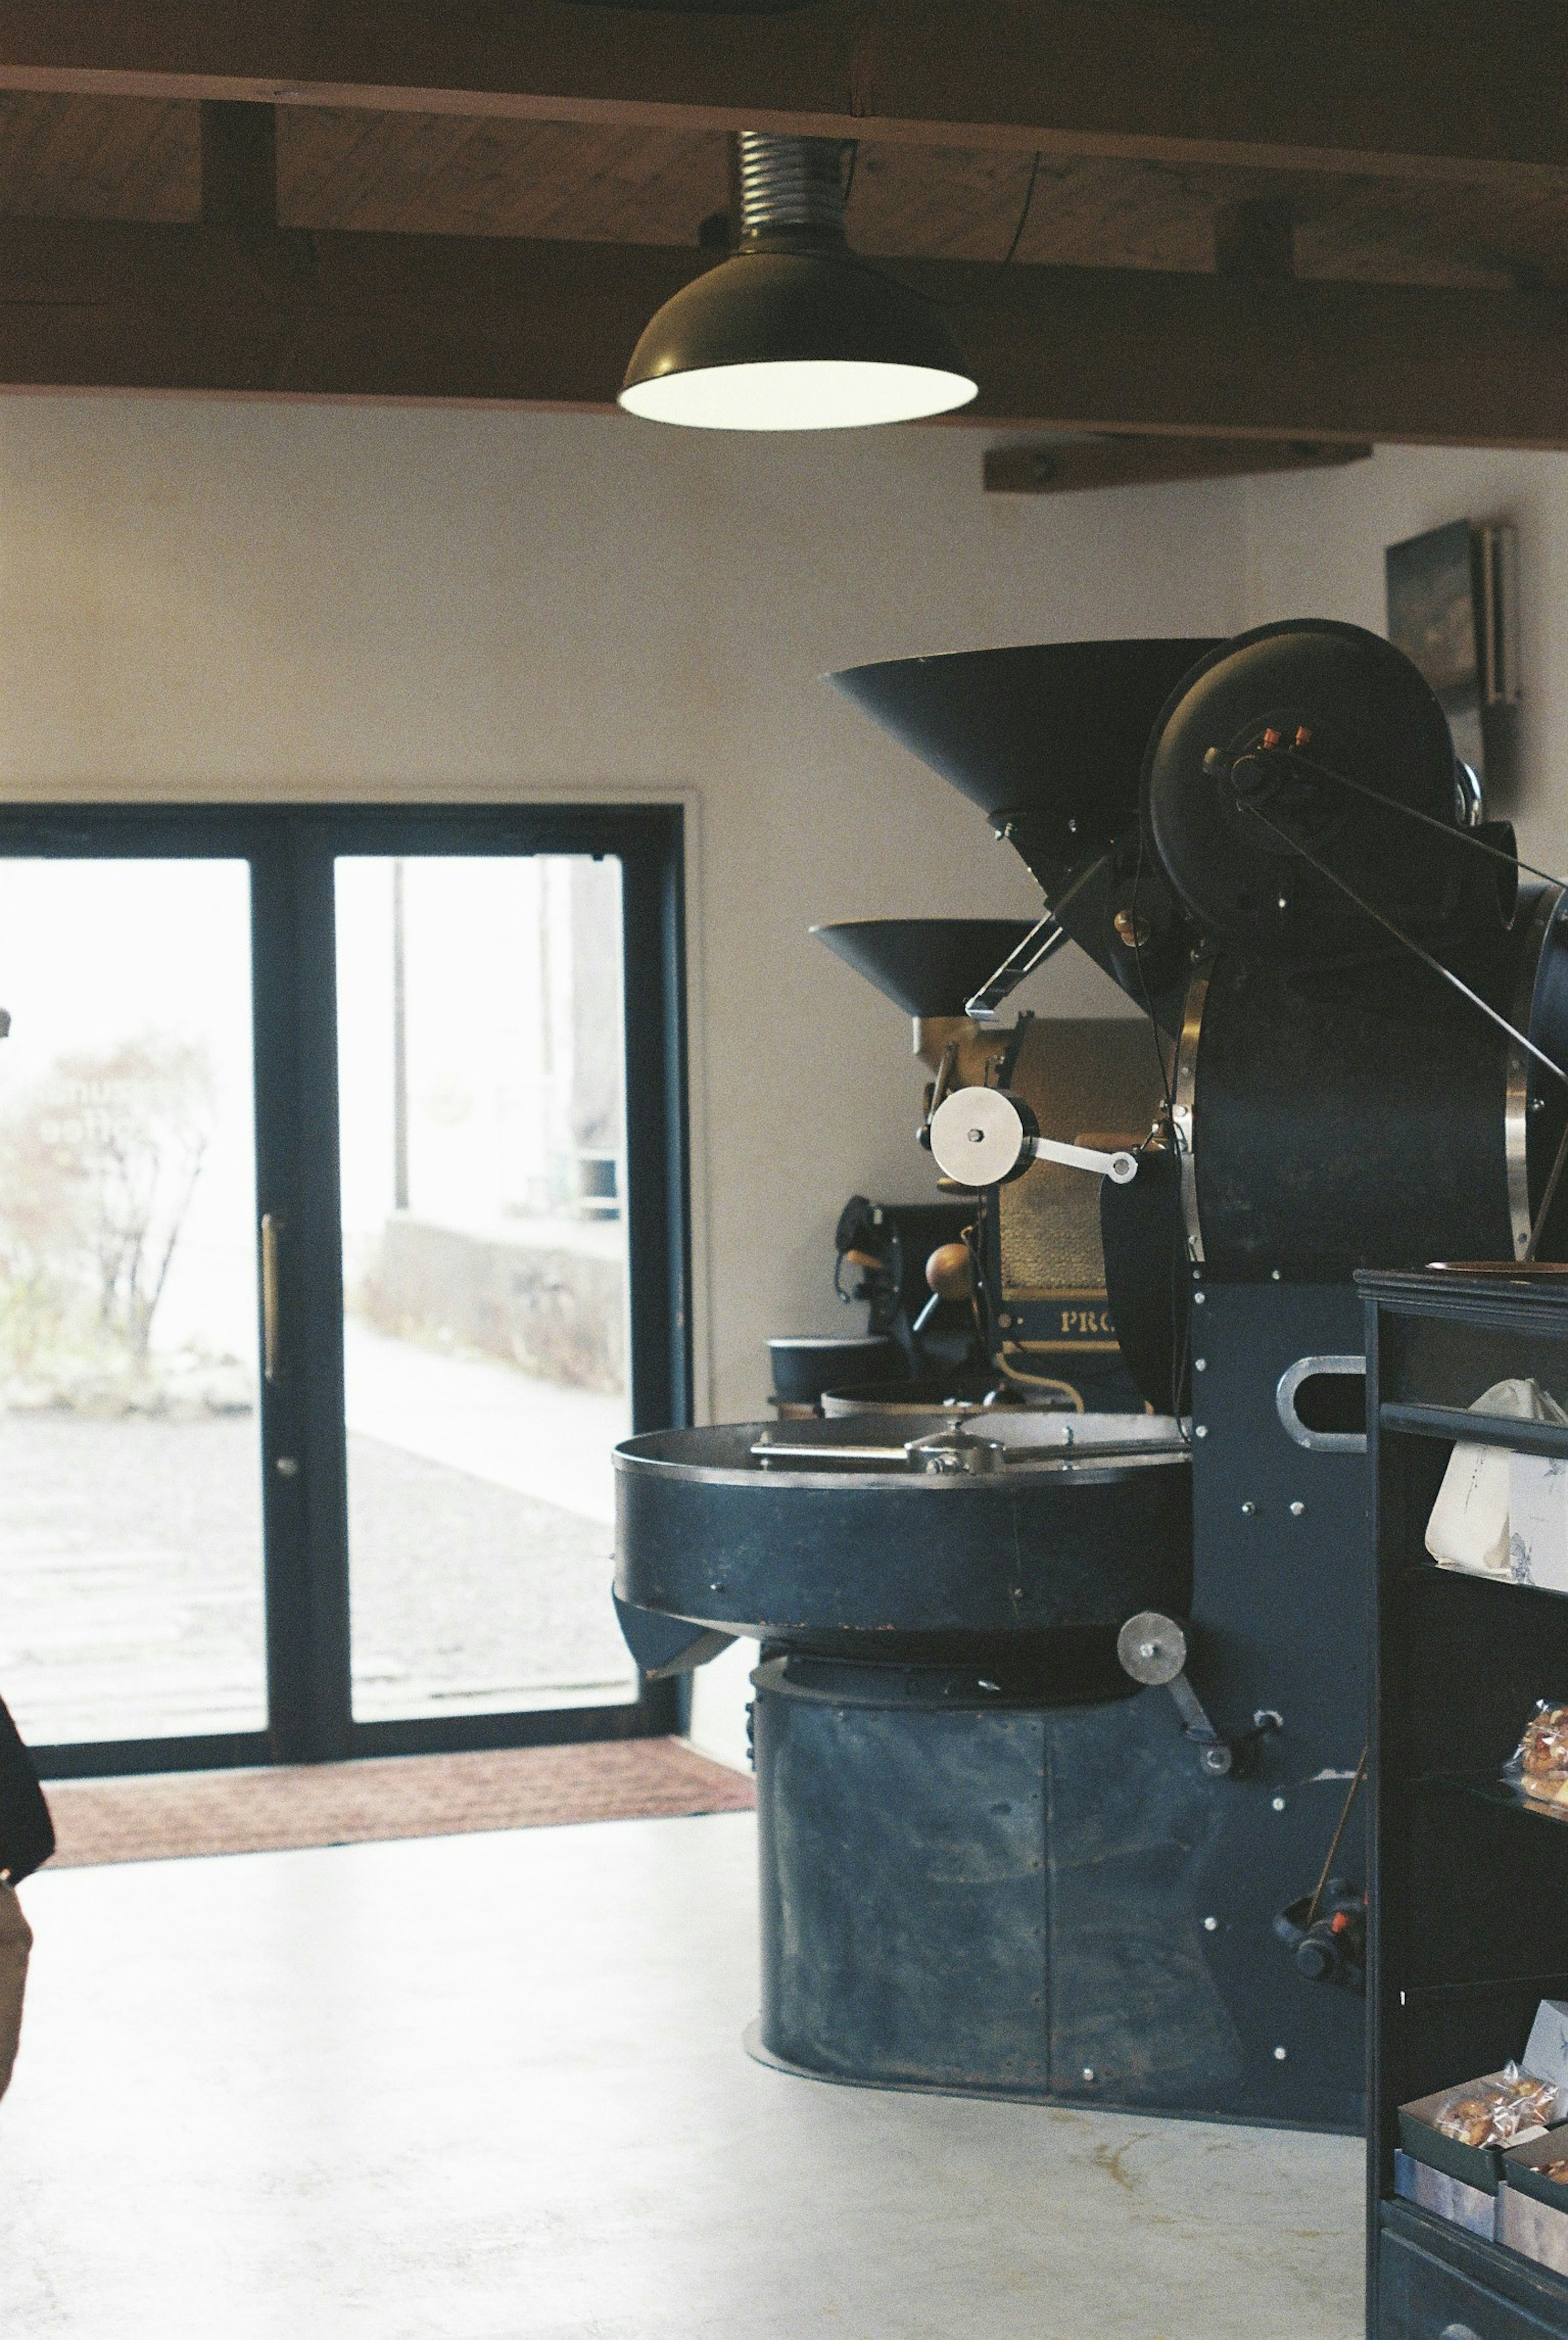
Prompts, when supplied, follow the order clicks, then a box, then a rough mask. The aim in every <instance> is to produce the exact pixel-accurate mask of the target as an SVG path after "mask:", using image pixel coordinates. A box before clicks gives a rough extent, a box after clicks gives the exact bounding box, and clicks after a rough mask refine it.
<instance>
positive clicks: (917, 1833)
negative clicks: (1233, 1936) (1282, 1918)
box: [748, 1659, 1360, 2128]
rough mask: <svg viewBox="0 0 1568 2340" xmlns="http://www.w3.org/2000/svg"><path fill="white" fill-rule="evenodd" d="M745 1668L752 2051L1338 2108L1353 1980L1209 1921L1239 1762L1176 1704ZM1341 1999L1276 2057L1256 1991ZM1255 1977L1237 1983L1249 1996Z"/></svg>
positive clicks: (1245, 1794) (1016, 2088) (1303, 2113)
mask: <svg viewBox="0 0 1568 2340" xmlns="http://www.w3.org/2000/svg"><path fill="white" fill-rule="evenodd" d="M847 1671H848V1670H846V1669H843V1668H839V1667H835V1668H832V1669H830V1670H826V1671H824V1672H823V1673H820V1674H817V1675H816V1676H815V1678H814V1670H813V1668H812V1666H811V1663H810V1661H801V1660H799V1659H789V1660H787V1661H779V1660H774V1661H770V1662H769V1663H766V1664H764V1665H763V1666H762V1667H760V1668H759V1671H758V1673H757V1675H756V1676H755V1677H754V1681H755V1683H756V1691H757V1697H756V1708H755V1717H754V1728H755V1743H756V1754H757V1788H758V1821H759V1853H760V1865H761V1911H762V1976H761V1985H762V1988H761V2000H762V2005H761V2014H760V2018H759V2022H758V2024H757V2026H756V2027H755V2039H754V2040H753V2039H751V2038H749V2039H748V2045H749V2048H750V2049H751V2052H752V2053H753V2054H755V2055H758V2056H759V2057H760V2058H761V2060H764V2061H766V2062H769V2063H771V2064H774V2065H777V2066H778V2067H780V2068H782V2069H784V2070H786V2071H791V2072H795V2073H798V2074H800V2075H803V2076H808V2077H813V2078H819V2079H828V2080H838V2081H841V2082H849V2083H855V2084H859V2085H861V2086H866V2087H890V2088H903V2089H911V2088H912V2089H922V2090H936V2091H943V2092H951V2093H955V2094H959V2095H968V2096H984V2097H1011V2098H1015V2099H1021V2100H1024V2101H1027V2102H1035V2103H1060V2104H1077V2105H1083V2104H1100V2105H1105V2106H1107V2107H1110V2106H1114V2107H1126V2108H1130V2109H1136V2110H1139V2111H1146V2112H1156V2111H1160V2112H1169V2113H1186V2114H1189V2115H1197V2116H1201V2117H1209V2118H1214V2117H1220V2118H1226V2117H1229V2118H1238V2119H1248V2120H1254V2121H1265V2122H1267V2121H1277V2122H1284V2123H1297V2122H1299V2123H1304V2124H1307V2125H1311V2126H1316V2127H1336V2128H1353V2127H1355V2126H1356V2125H1357V2124H1358V2121H1359V2118H1360V2107H1359V2102H1358V2099H1357V2097H1356V2094H1355V2087H1356V2080H1357V2077H1358V2056H1359V2025H1360V2009H1359V2005H1358V2004H1353V2003H1349V2002H1347V2003H1345V2005H1344V2006H1343V2007H1339V2006H1331V2005H1330V2004H1329V2001H1330V1998H1340V1997H1341V1996H1343V1995H1340V1994H1328V1993H1326V1992H1324V1991H1323V1990H1322V1989H1321V1988H1319V1989H1317V1990H1316V1991H1315V1990H1314V1987H1313V1986H1311V1985H1308V1984H1305V1983H1304V1982H1302V1981H1301V1979H1300V1978H1298V1977H1296V1976H1295V1973H1294V1972H1293V1971H1292V1970H1291V1969H1290V1968H1289V1967H1288V1964H1287V1962H1286V1961H1285V1959H1284V1958H1283V1956H1282V1954H1281V1953H1280V1952H1279V1951H1278V1948H1277V1946H1276V1945H1275V1944H1273V1943H1272V1942H1271V1941H1270V1940H1269V1939H1268V1938H1267V1929H1266V1920H1265V1922H1264V1923H1263V1924H1261V1925H1260V1927H1259V1929H1258V1933H1259V1939H1258V1942H1257V1944H1256V1957H1255V1959H1254V1958H1253V1957H1252V1956H1250V1955H1249V1956H1247V1957H1246V1958H1245V1961H1244V1962H1243V1968H1242V1971H1241V1972H1240V1974H1239V1975H1238V1974H1237V1972H1236V1955H1235V1954H1236V1949H1237V1948H1238V1947H1240V1946H1239V1945H1237V1944H1236V1943H1234V1942H1226V1940H1224V1939H1222V1938H1218V1937H1216V1936H1215V1935H1213V1934H1209V1933H1206V1931H1205V1929H1204V1928H1203V1924H1202V1913H1203V1911H1204V1910H1205V1909H1207V1908H1209V1907H1210V1906H1211V1901H1210V1899H1209V1898H1208V1897H1209V1882H1210V1880H1212V1878H1213V1875H1214V1873H1215V1870H1216V1868H1219V1869H1223V1867H1224V1865H1225V1862H1226V1838H1227V1834H1228V1830H1229V1828H1230V1825H1231V1820H1232V1816H1233V1815H1235V1814H1236V1813H1237V1812H1238V1810H1239V1807H1238V1804H1237V1801H1236V1799H1237V1797H1238V1795H1239V1796H1240V1797H1241V1798H1243V1799H1246V1798H1249V1797H1250V1795H1251V1793H1252V1792H1253V1790H1251V1788H1250V1786H1244V1785H1242V1784H1241V1783H1238V1782H1235V1781H1230V1780H1221V1781H1217V1782H1216V1781H1214V1780H1206V1778H1205V1777H1204V1776H1203V1774H1202V1773H1201V1771H1200V1770H1199V1768H1198V1766H1197V1764H1196V1761H1195V1760H1193V1758H1192V1754H1191V1750H1190V1748H1189V1747H1188V1746H1187V1744H1186V1742H1185V1741H1184V1740H1183V1739H1182V1736H1181V1730H1180V1724H1179V1721H1178V1720H1177V1718H1176V1710H1175V1708H1174V1706H1173V1704H1172V1702H1171V1700H1169V1699H1168V1698H1167V1697H1166V1696H1165V1695H1164V1694H1163V1693H1161V1692H1159V1691H1145V1692H1142V1693H1140V1694H1138V1695H1136V1696H1134V1697H1129V1698H1126V1699H1123V1700H1116V1701H1114V1702H1112V1703H1108V1704H1101V1705H1093V1706H1077V1707H1051V1708H1042V1707H1039V1706H1034V1707H1028V1706H1024V1705H1021V1704H1008V1703H1007V1702H1006V1700H1005V1698H999V1699H997V1700H995V1702H987V1698H986V1696H985V1694H983V1693H981V1692H979V1691H978V1687H977V1686H975V1685H973V1684H971V1687H970V1690H969V1693H968V1700H967V1701H966V1700H964V1699H963V1697H962V1695H961V1694H960V1693H958V1691H956V1689H955V1686H954V1685H953V1683H952V1681H951V1680H950V1679H944V1678H940V1677H936V1678H933V1680H934V1682H935V1685H936V1687H935V1691H934V1694H933V1697H932V1699H931V1700H925V1699H923V1698H922V1697H921V1694H920V1691H919V1687H918V1677H915V1676H912V1675H911V1673H910V1671H909V1670H908V1669H900V1668H891V1667H890V1668H888V1669H886V1670H885V1671H886V1674H887V1681H886V1682H885V1683H880V1682H878V1679H877V1676H878V1670H877V1669H875V1668H871V1667H866V1668H862V1669H858V1670H856V1671H857V1672H858V1676H859V1679H858V1681H857V1682H855V1683H854V1684H853V1685H852V1686H851V1685H849V1683H848V1682H847V1679H846V1677H847ZM1303 1994H1305V1999H1306V2004H1307V2007H1308V2009H1309V2011H1310V2012H1311V2013H1312V2014H1313V2015H1314V2016H1316V2015H1317V2014H1319V2013H1321V2014H1323V2015H1325V2016H1328V2017H1332V2018H1334V2019H1335V2022H1336V2024H1337V2023H1339V2021H1340V2018H1344V2027H1343V2028H1345V2030H1346V2036H1345V2040H1344V2041H1343V2043H1341V2042H1340V2041H1339V2040H1338V2039H1337V2038H1333V2039H1325V2042H1324V2048H1325V2050H1326V2051H1327V2052H1326V2053H1320V2054H1315V2055H1314V2056H1312V2057H1309V2058H1307V2059H1306V2060H1305V2061H1302V2062H1297V2061H1295V2060H1294V2059H1292V2060H1287V2061H1285V2062H1281V2061H1279V2060H1276V2059H1275V2056H1274V2053H1273V2046H1274V2042H1275V2040H1276V2039H1277V2037H1278V2031H1277V2028H1275V2010H1274V2007H1273V2005H1272V2004H1271V2002H1274V2001H1275V1999H1276V1998H1277V1997H1283V1998H1285V1999H1287V2000H1288V2001H1290V2002H1292V2003H1295V2001H1297V2000H1298V1999H1300V1998H1302V1995H1303ZM1255 2002H1256V2003H1255Z"/></svg>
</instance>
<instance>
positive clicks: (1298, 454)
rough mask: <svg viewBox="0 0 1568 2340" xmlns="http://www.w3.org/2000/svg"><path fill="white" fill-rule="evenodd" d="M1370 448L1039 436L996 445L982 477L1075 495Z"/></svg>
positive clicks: (1353, 455) (1332, 462) (1333, 466)
mask: <svg viewBox="0 0 1568 2340" xmlns="http://www.w3.org/2000/svg"><path fill="white" fill-rule="evenodd" d="M1371 453H1372V449H1371V448H1370V447H1368V446H1357V445H1356V444H1355V442H1354V441H1346V440H1340V439H1332V440H1330V441H1327V443H1326V444H1324V445H1319V444H1318V443H1317V441H1315V440H1311V439H1176V438H1172V437H1169V436H1162V437H1159V438H1145V437H1142V436H1140V435H1139V434H1138V433H1136V432H1134V431H1119V432H1117V433H1116V435H1115V436H1114V437H1110V436H1107V437H1104V438H1099V439H1053V440H1049V441H1046V440H1035V441H1032V442H1031V443H1029V444H1027V445H1026V446H1021V447H993V448H992V449H990V450H989V451H988V452H987V456H986V459H985V463H984V466H983V476H984V481H985V486H986V492H987V495H999V496H1071V495H1078V494H1082V493H1084V492H1086V491H1093V490H1097V489H1100V488H1151V487H1162V486H1165V485H1166V484H1167V483H1168V482H1169V481H1173V480H1244V479H1255V478H1258V477H1259V476H1260V475H1261V474H1263V473H1265V472H1267V471H1335V470H1339V469H1341V468H1342V467H1343V466H1344V465H1345V464H1346V463H1360V462H1365V460H1366V458H1367V457H1368V456H1369V455H1370V454H1371Z"/></svg>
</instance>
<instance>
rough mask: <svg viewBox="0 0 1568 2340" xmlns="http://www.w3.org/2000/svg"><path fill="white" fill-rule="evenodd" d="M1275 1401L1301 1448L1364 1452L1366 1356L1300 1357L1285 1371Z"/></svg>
mask: <svg viewBox="0 0 1568 2340" xmlns="http://www.w3.org/2000/svg"><path fill="white" fill-rule="evenodd" d="M1275 1403H1276V1405H1277V1406H1278V1408H1279V1418H1280V1420H1281V1422H1282V1423H1284V1424H1285V1429H1286V1431H1287V1432H1288V1433H1289V1434H1290V1436H1291V1437H1292V1438H1294V1439H1295V1443H1296V1444H1297V1445H1298V1446H1306V1447H1310V1448H1311V1449H1313V1450H1314V1451H1315V1453H1320V1454H1365V1452H1366V1359H1365V1357H1359V1356H1342V1357H1297V1359H1296V1361H1295V1364H1294V1365H1287V1366H1286V1367H1285V1371H1284V1373H1281V1375H1280V1377H1279V1384H1278V1387H1277V1389H1276V1390H1275Z"/></svg>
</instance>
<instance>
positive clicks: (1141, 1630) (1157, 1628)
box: [1116, 1609, 1186, 1686]
mask: <svg viewBox="0 0 1568 2340" xmlns="http://www.w3.org/2000/svg"><path fill="white" fill-rule="evenodd" d="M1116 1656H1117V1658H1118V1659H1119V1660H1120V1661H1121V1669H1122V1671H1123V1672H1124V1673H1126V1674H1131V1676H1132V1678H1133V1680H1134V1681H1136V1682H1145V1683H1147V1684H1150V1685H1151V1686H1157V1685H1158V1684H1160V1683H1162V1682H1169V1681H1175V1680H1176V1676H1177V1674H1179V1673H1180V1672H1181V1671H1182V1669H1183V1667H1184V1666H1185V1665H1186V1634H1185V1633H1184V1632H1183V1631H1182V1629H1181V1627H1180V1626H1179V1625H1178V1624H1177V1623H1176V1619H1175V1618H1174V1617H1166V1616H1163V1615H1162V1614H1161V1612H1160V1611H1159V1610H1157V1609H1140V1610H1139V1611H1138V1613H1137V1615H1136V1617H1129V1618H1128V1619H1127V1621H1126V1624H1125V1625H1124V1626H1123V1627H1122V1630H1121V1631H1120V1632H1119V1633H1118V1634H1117V1635H1116Z"/></svg>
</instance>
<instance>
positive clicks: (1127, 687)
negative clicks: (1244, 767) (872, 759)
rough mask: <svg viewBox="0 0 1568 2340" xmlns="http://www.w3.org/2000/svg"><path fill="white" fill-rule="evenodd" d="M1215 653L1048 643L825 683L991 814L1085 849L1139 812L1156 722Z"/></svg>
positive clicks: (1205, 645) (900, 665) (852, 671)
mask: <svg viewBox="0 0 1568 2340" xmlns="http://www.w3.org/2000/svg"><path fill="white" fill-rule="evenodd" d="M1216 647H1217V644H1216V642H1214V641H1198V640H1192V641H1186V640H1154V641H1117V642H1048V643H1042V644H1039V645H1037V646H1035V647H1033V648H1029V649H1000V650H958V651H956V652H953V653H950V654H948V656H945V657H942V658H911V659H886V660H884V661H882V662H881V663H879V664H878V665H876V666H856V667H848V668H846V669H844V671H843V672H842V673H841V674H833V675H829V677H828V678H827V679H828V680H829V682H831V683H833V684H834V685H835V686H836V687H837V688H838V689H839V690H841V691H843V692H844V693H845V695H846V697H847V698H849V699H853V700H854V701H855V704H856V705H857V707H858V708H861V709H863V710H864V712H865V713H866V714H868V716H870V718H871V719H872V720H873V722H876V723H879V724H880V725H881V726H882V729H884V730H885V731H890V732H891V733H892V735H893V737H894V739H897V740H898V742H899V744H900V745H901V746H903V747H905V748H908V750H909V752H910V754H911V755H914V756H918V757H919V759H920V760H921V761H922V763H926V764H929V766H930V767H931V768H932V770H933V771H936V772H939V773H940V774H941V775H942V778H944V779H946V780H951V782H952V783H953V786H954V787H955V788H961V789H962V791H963V793H964V794H965V796H967V797H968V798H970V799H971V801H972V802H973V803H975V804H978V806H979V808H980V809H981V811H982V812H985V813H988V814H997V813H1027V814H1034V815H1036V816H1040V817H1043V818H1046V819H1047V820H1049V821H1051V822H1053V823H1055V822H1057V821H1059V822H1062V823H1064V824H1065V823H1066V822H1067V820H1070V819H1071V820H1077V821H1078V822H1079V823H1080V824H1083V825H1084V829H1085V835H1086V839H1087V834H1088V832H1089V830H1090V829H1091V828H1092V829H1093V830H1094V831H1096V832H1103V831H1104V830H1106V829H1108V828H1114V827H1115V826H1116V824H1117V823H1118V822H1119V820H1120V819H1121V818H1122V816H1123V815H1124V814H1126V813H1128V812H1130V811H1131V810H1132V809H1133V808H1134V807H1135V806H1136V803H1137V796H1138V778H1139V774H1140V772H1141V770H1142V768H1143V759H1144V749H1145V748H1146V745H1147V742H1148V737H1149V733H1150V732H1151V731H1152V729H1154V723H1155V718H1156V716H1157V715H1158V713H1159V711H1160V709H1161V708H1162V707H1163V706H1164V705H1165V703H1166V699H1168V698H1169V696H1170V694H1171V692H1172V690H1174V689H1175V688H1176V684H1177V683H1178V682H1179V681H1180V680H1181V679H1182V677H1183V676H1184V675H1185V674H1186V673H1187V672H1188V670H1189V669H1191V668H1192V667H1195V666H1196V664H1197V662H1198V660H1199V659H1202V658H1206V657H1207V655H1208V653H1209V651H1210V650H1212V649H1216ZM873 979H875V978H873Z"/></svg>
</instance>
